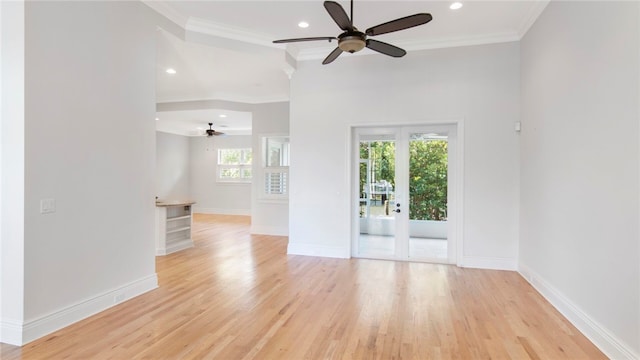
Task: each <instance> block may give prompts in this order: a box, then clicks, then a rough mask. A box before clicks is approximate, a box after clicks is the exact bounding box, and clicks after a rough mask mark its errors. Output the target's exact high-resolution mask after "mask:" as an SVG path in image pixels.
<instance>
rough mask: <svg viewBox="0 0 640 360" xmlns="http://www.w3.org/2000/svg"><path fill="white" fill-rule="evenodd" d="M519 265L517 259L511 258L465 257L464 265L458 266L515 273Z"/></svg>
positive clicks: (463, 259)
mask: <svg viewBox="0 0 640 360" xmlns="http://www.w3.org/2000/svg"><path fill="white" fill-rule="evenodd" d="M517 264H518V262H517V260H516V259H510V258H498V257H482V256H464V257H463V258H462V264H459V265H458V266H460V267H465V268H474V269H489V270H510V271H515V270H517V269H518V265H517Z"/></svg>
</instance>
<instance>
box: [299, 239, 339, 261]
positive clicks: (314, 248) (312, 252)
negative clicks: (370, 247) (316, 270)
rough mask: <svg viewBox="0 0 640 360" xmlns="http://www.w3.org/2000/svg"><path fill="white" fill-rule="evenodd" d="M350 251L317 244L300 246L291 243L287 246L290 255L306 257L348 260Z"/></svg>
mask: <svg viewBox="0 0 640 360" xmlns="http://www.w3.org/2000/svg"><path fill="white" fill-rule="evenodd" d="M349 252H350V249H349V248H348V247H346V248H345V247H337V246H324V245H316V244H299V243H291V242H289V246H287V254H289V255H305V256H318V257H329V258H339V259H348V258H350V256H349Z"/></svg>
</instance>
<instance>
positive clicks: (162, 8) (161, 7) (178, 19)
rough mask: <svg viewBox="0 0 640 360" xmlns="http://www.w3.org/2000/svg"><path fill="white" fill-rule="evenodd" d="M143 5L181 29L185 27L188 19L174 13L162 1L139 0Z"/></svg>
mask: <svg viewBox="0 0 640 360" xmlns="http://www.w3.org/2000/svg"><path fill="white" fill-rule="evenodd" d="M141 1H142V3H143V4H145V5H147V6H148V7H150V8H151V9H153V10H155V11H156V12H157V13H159V14H160V15H162V16H164V17H166V18H167V19H169V20H171V21H173V22H174V23H175V24H176V25H178V26H180V27H181V28H183V29H184V28H185V26H186V25H187V20H188V18H187V17H186V16H184V15H182V14H181V13H180V12H178V11H176V10H175V9H174V8H173V7H172V6H170V5H168V4H167V3H165V2H163V1H157V0H141Z"/></svg>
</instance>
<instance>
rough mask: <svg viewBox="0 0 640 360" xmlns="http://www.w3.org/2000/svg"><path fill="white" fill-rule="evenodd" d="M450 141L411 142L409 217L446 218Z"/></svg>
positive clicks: (420, 218)
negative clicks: (448, 146)
mask: <svg viewBox="0 0 640 360" xmlns="http://www.w3.org/2000/svg"><path fill="white" fill-rule="evenodd" d="M447 145H448V143H447V141H446V140H427V141H424V140H417V141H411V142H410V143H409V152H410V156H409V159H411V160H410V162H409V193H410V194H411V200H410V201H409V219H412V220H438V221H445V220H447V164H448V159H447V156H448V153H447Z"/></svg>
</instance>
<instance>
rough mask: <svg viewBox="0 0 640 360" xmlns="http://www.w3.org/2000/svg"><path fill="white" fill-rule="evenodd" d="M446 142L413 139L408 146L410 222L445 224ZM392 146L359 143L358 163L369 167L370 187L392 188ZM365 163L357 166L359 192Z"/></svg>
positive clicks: (379, 142) (393, 181) (362, 184)
mask: <svg viewBox="0 0 640 360" xmlns="http://www.w3.org/2000/svg"><path fill="white" fill-rule="evenodd" d="M447 144H448V143H447V141H446V140H434V139H423V138H420V137H417V138H412V139H411V141H410V142H409V152H410V156H409V159H410V161H409V193H410V194H411V196H410V199H409V219H411V220H436V221H445V220H447V181H448V180H447V171H448V158H447V157H448V152H447ZM395 151H396V147H395V142H393V141H362V142H360V159H363V160H364V159H366V160H367V161H369V162H370V163H371V164H373V165H372V166H371V168H370V171H371V174H369V179H370V181H371V182H372V183H379V182H383V181H384V182H387V183H389V184H390V186H391V187H392V188H395V185H396V184H395ZM366 171H367V166H366V163H361V165H360V189H365V188H366V186H367V184H366V182H367V173H366Z"/></svg>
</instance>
